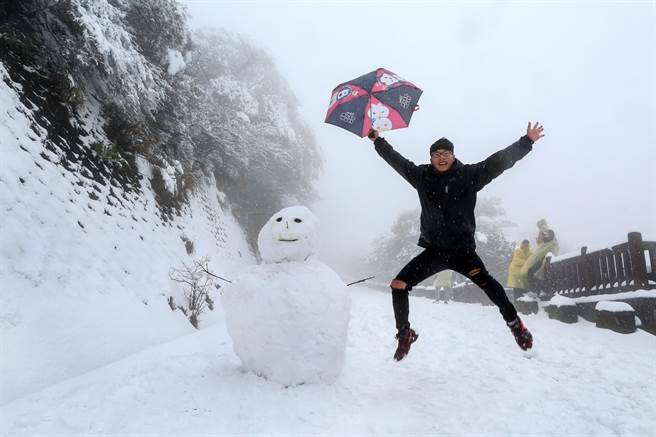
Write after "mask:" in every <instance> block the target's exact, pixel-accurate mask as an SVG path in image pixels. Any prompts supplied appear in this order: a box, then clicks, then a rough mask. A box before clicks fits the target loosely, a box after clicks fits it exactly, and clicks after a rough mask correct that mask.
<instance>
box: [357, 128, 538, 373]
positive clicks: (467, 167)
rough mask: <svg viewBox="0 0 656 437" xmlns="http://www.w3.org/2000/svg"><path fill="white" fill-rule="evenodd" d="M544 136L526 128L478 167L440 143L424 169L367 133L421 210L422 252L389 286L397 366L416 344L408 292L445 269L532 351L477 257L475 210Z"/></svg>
mask: <svg viewBox="0 0 656 437" xmlns="http://www.w3.org/2000/svg"><path fill="white" fill-rule="evenodd" d="M542 131H543V127H542V126H540V124H539V123H535V125H534V126H531V123H530V122H529V124H528V127H527V129H526V135H524V136H523V137H521V138H520V139H519V140H518V141H517V142H515V143H513V144H511V145H510V146H508V147H506V148H505V149H503V150H500V151H498V152H496V153H494V154H493V155H491V156H490V157H489V158H487V159H486V160H484V161H481V162H479V163H477V164H463V163H462V162H460V161H459V160H457V159H456V157H455V156H454V154H453V143H451V141H449V140H448V139H446V138H440V139H439V140H437V141H436V142H435V143H433V145H431V146H430V164H423V165H416V164H414V163H413V162H412V161H409V160H408V159H406V158H405V157H403V156H402V155H401V154H399V153H398V152H397V151H395V150H394V149H393V148H392V146H391V145H390V144H389V143H388V142H387V141H386V140H385V138H383V137H381V136H379V135H378V131H376V130H375V129H372V130H371V131H370V132H369V138H370V139H371V140H372V141H373V142H374V144H375V148H376V152H378V154H379V155H380V156H381V157H382V158H383V159H384V160H385V161H386V162H387V163H388V164H389V165H390V166H391V167H392V168H393V169H394V170H396V172H397V173H399V174H400V175H401V176H402V177H403V178H404V179H405V180H406V181H408V182H409V183H410V185H412V186H413V187H414V188H415V189H416V190H417V193H418V194H419V203H420V204H421V219H420V220H421V231H420V232H421V235H420V236H419V242H418V243H417V244H418V245H419V246H421V247H423V248H424V249H425V250H424V251H423V252H421V253H420V254H419V255H417V256H416V257H415V258H413V259H412V260H411V261H410V262H409V263H408V264H407V265H406V266H405V267H403V268H402V269H401V271H400V272H399V273H398V274H397V275H396V278H395V279H394V280H393V281H392V283H391V284H390V286H391V287H392V303H393V307H394V317H395V319H396V329H397V334H396V338H397V339H398V342H399V344H398V347H397V349H396V352H395V353H394V359H395V360H397V361H400V360H402V359H403V358H404V357H405V356H406V355H407V354H408V352H409V351H410V346H411V345H412V343H414V342H415V341H416V340H417V338H418V335H417V333H416V332H415V331H414V330H413V329H412V328H410V322H409V321H408V314H409V303H408V292H409V291H410V290H412V287H414V286H415V285H417V284H418V283H420V282H421V281H423V280H424V279H426V278H428V277H429V276H431V275H434V274H435V273H438V272H441V271H442V270H446V269H450V270H455V271H456V272H458V273H460V274H462V275H464V276H466V277H467V278H469V279H470V280H471V281H472V282H474V283H475V284H476V285H478V286H479V287H480V288H481V289H483V291H484V292H485V294H487V296H488V297H489V298H490V300H491V301H492V302H494V304H495V305H496V306H497V307H498V308H499V311H500V312H501V315H502V316H503V318H504V320H505V321H506V324H507V325H508V327H509V328H510V330H511V332H512V333H513V335H514V336H515V340H516V341H517V344H518V345H519V347H520V348H522V349H523V350H527V349H530V348H531V347H532V346H533V337H532V336H531V333H530V332H529V330H528V329H526V327H525V326H524V323H522V321H521V319H520V318H519V317H518V316H517V310H515V307H514V306H513V304H512V303H511V302H510V300H508V297H507V296H506V293H505V290H504V288H503V286H502V285H501V284H499V282H498V281H497V280H496V279H494V278H493V277H492V275H490V274H489V273H488V271H487V269H486V268H485V265H484V264H483V262H482V261H481V259H480V257H479V256H478V254H477V253H476V242H475V239H474V231H475V230H476V220H475V219H474V207H475V206H476V194H477V193H478V192H479V191H480V190H482V189H483V187H485V186H486V185H487V184H489V183H490V182H491V181H492V179H494V178H496V177H497V176H499V175H500V174H501V173H503V172H504V171H505V170H507V169H509V168H510V167H512V166H513V165H514V164H515V163H516V162H517V161H519V160H520V159H522V158H523V157H524V156H526V154H528V152H530V151H531V149H532V148H533V143H534V142H536V141H537V140H539V139H540V138H542V137H543V136H544V134H543V133H542Z"/></svg>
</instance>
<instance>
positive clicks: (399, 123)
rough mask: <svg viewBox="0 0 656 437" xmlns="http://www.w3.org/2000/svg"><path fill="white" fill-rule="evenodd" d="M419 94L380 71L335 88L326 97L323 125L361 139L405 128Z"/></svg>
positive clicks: (419, 91) (402, 80)
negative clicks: (372, 129) (372, 131)
mask: <svg viewBox="0 0 656 437" xmlns="http://www.w3.org/2000/svg"><path fill="white" fill-rule="evenodd" d="M422 92H423V91H422V90H420V89H419V88H417V87H416V86H415V85H414V84H412V83H410V82H408V81H407V80H405V79H403V78H402V77H400V76H398V75H397V74H394V73H392V72H391V71H389V70H386V69H384V68H379V69H377V70H375V71H372V72H371V73H367V74H365V75H363V76H360V77H358V78H355V79H353V80H350V81H348V82H344V83H342V84H340V85H337V86H336V87H335V89H334V90H333V93H332V96H331V97H330V105H329V107H328V113H327V114H326V123H330V124H334V125H335V126H339V127H341V128H344V129H346V130H347V131H349V132H353V133H354V134H356V135H358V136H360V137H364V136H366V135H367V133H368V132H369V130H370V129H371V128H374V129H376V130H378V131H385V130H391V129H401V128H403V127H408V125H409V124H410V118H411V117H412V114H413V113H414V111H415V110H417V109H418V108H419V106H418V105H417V102H419V97H421V93H422Z"/></svg>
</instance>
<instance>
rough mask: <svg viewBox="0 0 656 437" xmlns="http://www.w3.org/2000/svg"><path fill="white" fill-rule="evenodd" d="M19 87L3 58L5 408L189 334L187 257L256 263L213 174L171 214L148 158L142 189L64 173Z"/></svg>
mask: <svg viewBox="0 0 656 437" xmlns="http://www.w3.org/2000/svg"><path fill="white" fill-rule="evenodd" d="M20 90H21V86H20V85H19V84H16V83H13V82H11V80H10V79H9V78H8V74H7V72H6V70H5V69H4V67H3V66H2V64H0V162H1V164H0V345H1V346H0V347H1V351H0V356H2V359H0V403H3V402H7V401H9V400H11V399H14V398H16V397H18V396H22V395H25V394H27V393H29V392H33V391H35V390H38V389H41V388H43V387H46V386H49V385H52V384H54V383H56V382H58V381H60V380H63V379H65V378H69V377H73V376H75V375H79V374H80V373H83V372H86V371H89V370H91V369H93V368H95V367H98V366H102V365H106V364H108V363H110V362H112V361H115V360H118V359H120V358H122V357H124V356H126V355H128V354H131V353H135V352H137V351H139V350H141V349H143V348H145V347H148V346H150V345H153V344H157V343H161V342H164V341H168V340H171V339H173V338H176V337H178V336H181V335H184V334H188V333H190V332H192V331H193V328H192V326H191V325H190V324H189V322H188V321H187V319H186V318H185V316H184V315H183V314H182V313H181V312H180V311H176V312H172V311H171V309H170V308H169V306H168V304H167V298H168V296H169V295H172V296H174V297H175V298H176V301H177V302H180V301H181V299H182V291H181V290H180V289H179V288H178V287H177V286H173V285H172V283H171V281H170V280H169V277H168V273H169V271H170V269H171V268H176V267H180V266H181V262H187V263H189V262H190V260H191V259H193V258H200V257H202V256H209V257H211V261H212V262H211V264H210V266H211V267H212V268H213V269H214V270H215V271H216V272H217V273H219V274H221V273H223V275H225V276H229V275H230V274H231V273H233V272H234V271H236V270H237V269H238V268H239V267H240V266H242V265H244V264H245V263H252V262H253V261H254V259H253V256H252V254H251V253H250V251H249V249H248V247H247V244H246V242H245V237H244V235H243V232H242V230H241V228H240V227H239V226H238V224H237V223H236V221H235V219H234V217H233V215H232V213H231V211H230V210H229V208H227V207H226V206H225V205H224V204H223V200H224V198H225V196H224V195H223V193H221V192H219V191H218V190H217V188H216V183H215V182H214V181H213V180H211V179H208V180H206V181H205V182H203V183H200V184H198V186H197V187H196V189H195V191H194V193H193V194H192V195H191V198H190V201H189V203H188V205H187V206H186V207H185V209H184V211H183V213H182V214H181V216H179V217H177V216H174V217H173V219H172V220H164V219H163V218H162V216H161V214H160V211H159V210H158V208H157V205H156V202H155V200H154V194H153V192H152V190H151V187H150V183H149V177H150V172H151V167H150V166H149V164H147V163H146V161H145V160H139V168H140V172H141V174H142V175H143V178H142V179H141V192H140V193H139V192H137V191H131V192H130V191H125V190H124V189H123V188H122V187H121V186H119V185H113V184H112V183H111V182H110V181H105V182H104V183H99V182H98V181H97V180H94V179H91V178H87V177H85V176H84V172H75V171H67V170H65V169H64V168H63V167H62V165H61V164H59V162H60V159H61V156H59V155H58V152H57V151H56V150H47V149H46V148H45V147H44V140H45V136H46V133H45V131H44V130H43V129H41V128H40V127H39V126H38V124H37V123H35V120H34V115H33V113H32V111H31V110H30V109H28V108H27V107H26V106H24V105H23V104H21V102H20V100H19V93H20ZM89 124H90V125H94V124H102V123H101V120H99V119H98V118H97V117H96V118H93V117H91V118H90V121H89ZM86 129H87V130H88V131H90V130H91V129H93V126H86ZM96 134H97V132H96ZM185 241H191V242H193V246H194V251H193V253H191V254H188V253H187V249H186V247H185ZM212 317H214V316H213V315H212V314H206V315H201V317H200V319H201V326H202V325H203V321H204V320H205V321H209V320H211V319H212Z"/></svg>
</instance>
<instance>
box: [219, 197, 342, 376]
mask: <svg viewBox="0 0 656 437" xmlns="http://www.w3.org/2000/svg"><path fill="white" fill-rule="evenodd" d="M316 224H317V219H316V217H315V216H314V215H313V214H312V212H310V210H309V209H307V208H306V207H304V206H294V207H291V208H285V209H283V210H281V211H279V212H277V213H276V214H274V215H273V216H272V217H271V218H270V219H269V221H268V222H267V223H266V224H265V225H264V227H263V228H262V230H261V231H260V234H259V236H258V239H257V242H258V247H259V250H260V255H261V256H262V261H263V263H262V264H260V265H256V266H253V267H251V268H250V269H248V270H247V271H245V272H244V273H243V274H242V275H240V277H239V278H238V279H237V280H236V281H235V282H233V283H232V284H230V285H229V286H228V287H226V288H225V289H224V290H223V293H222V296H221V298H222V301H223V307H224V310H225V315H226V324H227V328H228V333H229V334H230V337H231V338H232V343H233V349H234V351H235V354H236V355H237V356H238V357H239V358H240V360H241V362H242V365H243V368H244V369H245V370H247V371H250V372H253V373H255V374H257V375H259V376H262V377H264V378H266V379H268V380H271V381H275V382H277V383H280V384H282V385H284V386H293V385H299V384H303V383H311V382H327V383H332V382H334V381H335V380H336V379H337V377H338V376H339V374H340V373H341V370H342V368H343V365H344V355H345V351H346V338H347V331H348V324H349V319H350V308H351V300H350V297H349V295H348V290H347V288H346V285H345V284H344V282H342V280H341V279H340V278H339V276H337V274H336V273H335V272H334V271H333V270H331V269H330V268H329V267H328V266H326V265H325V264H323V263H322V262H321V261H319V260H318V259H317V257H316V256H315V229H316Z"/></svg>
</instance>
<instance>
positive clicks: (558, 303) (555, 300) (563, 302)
mask: <svg viewBox="0 0 656 437" xmlns="http://www.w3.org/2000/svg"><path fill="white" fill-rule="evenodd" d="M548 305H553V306H555V307H558V308H559V307H564V306H576V302H575V301H574V300H572V299H571V298H569V297H565V296H562V295H560V294H556V295H554V297H552V298H551V300H549V304H548Z"/></svg>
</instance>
